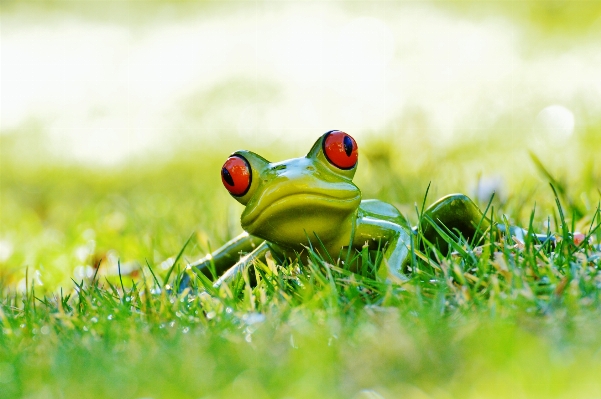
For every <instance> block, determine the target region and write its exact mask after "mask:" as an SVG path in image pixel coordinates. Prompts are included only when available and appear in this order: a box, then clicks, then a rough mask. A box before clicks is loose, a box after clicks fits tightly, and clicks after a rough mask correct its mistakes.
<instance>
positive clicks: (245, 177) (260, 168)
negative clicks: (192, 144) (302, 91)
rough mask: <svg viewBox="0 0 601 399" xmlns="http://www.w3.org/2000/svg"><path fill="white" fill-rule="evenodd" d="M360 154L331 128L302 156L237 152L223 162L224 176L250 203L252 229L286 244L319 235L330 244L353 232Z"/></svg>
mask: <svg viewBox="0 0 601 399" xmlns="http://www.w3.org/2000/svg"><path fill="white" fill-rule="evenodd" d="M358 155H359V154H358V149H357V143H356V142H355V140H354V139H353V138H352V137H351V136H349V135H348V134H346V133H344V132H341V131H339V130H332V131H329V132H327V133H325V134H324V135H323V136H321V137H320V138H319V139H318V140H317V141H316V142H315V144H314V145H313V147H312V148H311V150H310V151H309V153H308V154H307V155H306V156H305V157H303V158H294V159H289V160H287V161H283V162H277V163H271V162H269V161H267V160H266V159H265V158H263V157H261V156H259V155H257V154H255V153H253V152H250V151H236V152H235V153H233V154H232V155H231V156H230V157H229V158H228V159H227V161H226V162H225V164H224V165H223V168H222V169H221V179H222V181H223V185H224V186H225V188H226V189H227V190H228V191H229V192H230V194H231V195H232V196H233V197H234V198H235V199H236V200H237V201H238V202H240V203H241V204H242V205H245V206H246V209H245V210H244V212H243V213H242V217H241V222H242V228H243V229H244V230H246V231H247V232H248V233H250V234H252V235H255V236H257V237H261V238H263V239H265V240H268V241H270V242H274V243H276V244H280V245H284V246H293V245H298V244H299V243H302V242H306V238H307V237H311V239H312V238H313V237H314V235H313V234H314V233H315V234H317V236H318V237H319V238H320V239H321V240H323V241H324V242H325V241H326V240H327V241H329V240H332V239H334V238H335V237H337V236H340V231H341V230H345V229H346V230H350V223H352V218H353V216H354V213H355V211H356V209H357V208H358V207H359V204H360V202H361V191H359V189H358V188H357V186H355V184H353V181H352V179H353V176H354V175H355V171H356V169H357V159H358Z"/></svg>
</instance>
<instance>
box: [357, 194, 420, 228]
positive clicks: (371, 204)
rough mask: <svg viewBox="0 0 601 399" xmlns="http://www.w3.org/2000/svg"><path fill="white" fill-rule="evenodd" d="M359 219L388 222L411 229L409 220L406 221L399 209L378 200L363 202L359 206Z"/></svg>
mask: <svg viewBox="0 0 601 399" xmlns="http://www.w3.org/2000/svg"><path fill="white" fill-rule="evenodd" d="M359 217H370V218H374V219H381V220H387V221H389V222H393V223H396V224H398V225H400V226H403V227H406V228H410V225H409V223H408V222H407V219H405V217H404V216H403V215H402V214H401V212H399V210H398V209H396V208H395V207H394V206H393V205H391V204H389V203H388V202H384V201H380V200H376V199H367V200H363V201H361V205H359Z"/></svg>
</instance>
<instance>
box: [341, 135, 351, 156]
mask: <svg viewBox="0 0 601 399" xmlns="http://www.w3.org/2000/svg"><path fill="white" fill-rule="evenodd" d="M342 144H344V152H346V156H347V157H350V156H351V154H352V153H353V140H351V138H350V137H349V136H344V140H342Z"/></svg>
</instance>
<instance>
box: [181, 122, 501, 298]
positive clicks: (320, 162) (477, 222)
mask: <svg viewBox="0 0 601 399" xmlns="http://www.w3.org/2000/svg"><path fill="white" fill-rule="evenodd" d="M324 138H325V134H324V135H323V136H322V137H320V138H319V139H318V140H317V141H316V142H315V144H314V145H313V147H312V148H311V150H310V151H309V153H308V154H307V155H306V156H305V157H302V158H294V159H290V160H287V161H283V162H278V163H271V162H269V161H267V160H266V159H265V158H263V157H261V156H259V155H257V154H255V153H253V152H250V151H237V152H235V153H234V154H233V155H236V154H237V155H242V156H243V157H244V158H245V159H246V160H247V161H248V163H249V164H250V166H251V170H252V182H251V186H250V188H249V190H248V191H247V192H246V194H244V195H243V196H241V197H236V196H234V198H235V199H236V200H237V201H238V202H240V203H241V204H243V205H245V206H246V208H245V209H244V212H243V213H242V217H241V224H242V228H243V229H244V231H245V232H244V233H242V234H241V235H240V236H238V237H236V238H234V239H233V240H231V241H229V242H228V243H226V244H225V245H224V246H223V247H221V248H219V249H218V250H216V251H215V252H213V253H212V254H211V255H207V256H206V257H205V258H203V259H200V260H199V261H198V262H195V263H194V264H191V265H190V269H191V270H193V271H195V272H197V273H198V272H201V273H203V274H205V275H206V276H208V277H211V276H212V272H210V269H211V268H212V267H213V266H214V271H215V272H216V274H217V276H221V277H219V279H218V280H217V281H216V282H215V283H214V285H215V286H216V287H217V286H219V285H221V284H223V283H224V282H229V281H231V280H232V279H233V278H235V277H236V276H237V275H239V274H240V272H241V271H242V270H244V268H246V267H247V266H248V265H250V264H252V263H253V262H254V261H255V260H258V259H262V258H264V257H265V255H266V254H267V252H268V251H271V254H272V255H273V256H274V258H276V259H277V260H279V261H283V260H284V259H296V258H297V257H298V256H299V255H300V256H301V258H305V259H306V254H307V247H309V246H312V247H313V248H314V249H315V250H316V251H317V252H320V253H321V255H322V256H325V258H326V259H327V258H329V257H331V258H332V259H337V258H341V259H343V260H344V259H350V257H349V256H352V255H354V254H355V250H359V251H360V250H361V249H362V248H364V247H365V246H367V247H368V248H369V250H374V251H375V250H378V249H382V248H384V251H383V257H382V261H381V262H380V266H379V268H378V270H377V275H378V277H379V278H381V279H383V280H395V279H401V280H404V279H406V277H405V276H404V274H403V268H404V266H406V265H407V263H408V261H409V260H410V257H411V245H412V240H413V239H414V237H416V234H415V232H416V230H417V227H414V228H412V227H411V226H410V225H409V224H408V222H407V220H406V219H405V218H404V217H403V215H401V213H400V212H399V211H398V210H397V209H396V208H395V207H394V206H392V205H390V204H388V203H386V202H383V201H379V200H373V199H369V200H362V199H361V191H360V190H359V188H358V187H357V186H356V185H355V184H354V183H353V181H352V179H353V176H354V175H355V171H356V169H357V165H355V166H354V167H353V168H352V169H349V170H343V169H339V168H337V167H336V166H334V165H332V164H331V163H330V162H329V161H328V159H327V158H326V156H325V155H324V153H323V146H322V140H324ZM425 215H427V216H428V217H429V218H430V219H431V220H433V221H436V222H437V223H442V224H443V225H444V226H446V227H447V228H448V229H451V230H453V231H455V232H457V231H458V232H460V233H461V235H462V236H463V237H465V238H467V239H470V238H472V237H473V236H474V235H475V234H476V233H477V230H478V231H482V232H483V231H486V230H487V229H488V228H489V226H490V222H489V220H488V219H486V218H485V217H484V216H483V214H482V212H481V211H480V210H479V209H478V207H477V206H476V205H475V204H474V203H473V202H472V200H471V199H469V198H468V197H467V196H465V195H462V194H452V195H448V196H446V197H444V198H441V199H439V200H438V201H436V202H435V203H434V204H432V205H431V206H430V207H429V208H428V209H427V210H426V211H425ZM428 217H426V218H422V219H424V222H423V224H422V225H421V226H420V229H421V231H422V233H423V236H424V237H425V238H426V239H427V240H428V241H430V242H432V243H435V244H437V246H438V248H439V249H440V250H441V252H443V254H445V253H446V252H447V251H448V247H447V243H446V242H445V241H444V240H443V239H442V238H441V237H440V236H439V234H438V232H437V231H436V230H435V229H434V228H433V227H432V225H431V224H430V223H429V222H426V221H425V220H426V219H428ZM324 249H325V251H327V254H325V253H324ZM241 254H247V255H245V256H242V257H241ZM359 258H360V257H359ZM358 262H360V261H358ZM211 264H212V265H213V266H211ZM349 267H350V268H351V269H355V270H360V269H359V267H360V265H358V264H357V262H356V264H354V265H349ZM188 285H189V276H188V275H185V277H184V280H183V281H182V284H181V285H180V287H187V286H188Z"/></svg>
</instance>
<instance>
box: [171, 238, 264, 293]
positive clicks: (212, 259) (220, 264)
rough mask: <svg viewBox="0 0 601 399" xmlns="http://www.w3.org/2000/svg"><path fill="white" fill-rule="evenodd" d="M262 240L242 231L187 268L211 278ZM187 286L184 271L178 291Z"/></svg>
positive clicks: (235, 261)
mask: <svg viewBox="0 0 601 399" xmlns="http://www.w3.org/2000/svg"><path fill="white" fill-rule="evenodd" d="M263 242H264V240H263V239H261V238H259V237H255V236H252V235H250V234H248V233H247V232H244V233H242V234H240V235H239V236H237V237H235V238H234V239H232V240H230V241H228V242H227V243H225V244H224V245H223V246H222V247H221V248H219V249H217V250H215V251H213V252H212V253H211V254H209V255H207V256H205V257H204V258H201V259H199V260H197V261H196V262H194V263H191V264H190V265H188V268H189V269H190V270H191V271H193V272H194V273H202V274H204V275H205V276H207V277H208V278H210V279H213V278H215V277H217V276H221V275H222V274H224V273H225V272H226V271H228V269H229V268H231V267H232V265H235V264H237V263H239V261H241V259H240V257H241V256H242V254H248V253H252V252H254V251H255V250H256V249H257V248H258V247H260V246H261V244H262V243H263ZM213 266H214V268H215V269H214V272H215V275H213V270H212V268H213ZM189 286H190V275H189V274H188V273H185V274H184V276H183V277H182V281H181V282H180V284H179V291H180V292H181V291H183V290H184V289H186V288H188V287H189Z"/></svg>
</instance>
